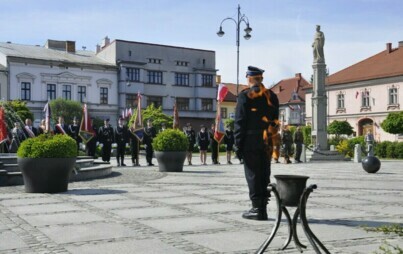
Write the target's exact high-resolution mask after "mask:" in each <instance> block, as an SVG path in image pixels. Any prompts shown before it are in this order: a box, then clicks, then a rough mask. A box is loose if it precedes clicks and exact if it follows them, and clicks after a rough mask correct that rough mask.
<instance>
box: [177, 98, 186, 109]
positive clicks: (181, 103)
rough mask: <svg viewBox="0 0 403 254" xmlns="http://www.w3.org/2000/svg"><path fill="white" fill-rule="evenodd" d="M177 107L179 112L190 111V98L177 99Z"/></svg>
mask: <svg viewBox="0 0 403 254" xmlns="http://www.w3.org/2000/svg"><path fill="white" fill-rule="evenodd" d="M176 107H177V109H178V110H184V111H187V110H189V98H176Z"/></svg>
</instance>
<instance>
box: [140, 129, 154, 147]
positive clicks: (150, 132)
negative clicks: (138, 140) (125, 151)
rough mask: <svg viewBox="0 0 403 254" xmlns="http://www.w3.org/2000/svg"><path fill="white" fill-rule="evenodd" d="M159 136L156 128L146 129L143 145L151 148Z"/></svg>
mask: <svg viewBox="0 0 403 254" xmlns="http://www.w3.org/2000/svg"><path fill="white" fill-rule="evenodd" d="M156 136H157V131H156V130H155V128H154V127H150V128H148V127H145V128H144V137H143V144H145V145H147V146H151V145H152V143H153V139H154V138H155V137H156Z"/></svg>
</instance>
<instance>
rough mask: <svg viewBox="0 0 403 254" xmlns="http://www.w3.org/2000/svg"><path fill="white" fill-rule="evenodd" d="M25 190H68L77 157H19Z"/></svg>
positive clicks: (34, 191) (31, 191) (44, 191)
mask: <svg viewBox="0 0 403 254" xmlns="http://www.w3.org/2000/svg"><path fill="white" fill-rule="evenodd" d="M17 162H18V167H19V168H20V170H21V173H22V176H23V178H24V185H25V192H28V193H57V192H65V191H67V185H68V183H69V178H70V173H71V171H72V170H73V167H74V165H75V163H76V158H18V159H17Z"/></svg>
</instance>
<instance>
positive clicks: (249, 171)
mask: <svg viewBox="0 0 403 254" xmlns="http://www.w3.org/2000/svg"><path fill="white" fill-rule="evenodd" d="M263 72H264V70H261V69H259V68H256V67H252V66H249V67H248V71H247V73H246V77H247V78H248V85H249V88H247V89H245V90H243V91H242V92H241V93H239V95H238V102H237V106H236V111H235V112H236V113H235V131H234V136H235V145H236V146H237V155H238V157H239V158H243V161H244V169H245V177H246V181H247V183H248V187H249V198H250V199H251V201H252V209H251V210H249V211H247V212H245V213H243V215H242V217H243V218H245V219H252V220H267V210H266V207H267V202H268V198H269V194H268V192H267V186H268V184H269V182H270V161H271V154H272V150H273V148H272V140H271V133H270V132H269V126H271V125H275V124H276V123H277V122H278V111H279V103H278V98H277V96H276V94H274V93H273V92H272V91H271V90H268V89H266V88H265V87H264V85H263V84H262V81H263V76H262V74H263Z"/></svg>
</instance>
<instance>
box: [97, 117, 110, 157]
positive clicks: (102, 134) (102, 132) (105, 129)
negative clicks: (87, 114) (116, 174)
mask: <svg viewBox="0 0 403 254" xmlns="http://www.w3.org/2000/svg"><path fill="white" fill-rule="evenodd" d="M98 138H99V142H100V143H101V144H102V161H106V162H109V161H110V160H111V149H112V143H113V129H112V127H111V125H110V124H109V118H107V119H105V121H104V126H102V127H101V128H99V131H98Z"/></svg>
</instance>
